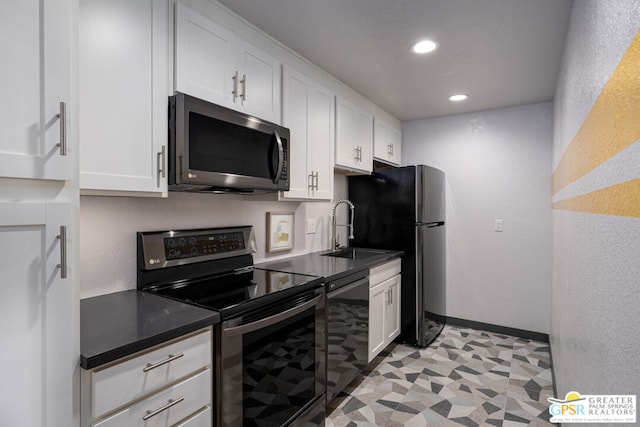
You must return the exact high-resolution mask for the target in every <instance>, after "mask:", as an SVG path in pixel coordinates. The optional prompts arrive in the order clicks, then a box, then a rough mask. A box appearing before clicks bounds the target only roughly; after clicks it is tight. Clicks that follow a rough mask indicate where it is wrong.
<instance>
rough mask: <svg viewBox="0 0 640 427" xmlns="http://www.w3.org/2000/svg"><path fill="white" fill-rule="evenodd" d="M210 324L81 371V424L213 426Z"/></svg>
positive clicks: (118, 426) (112, 425) (134, 426)
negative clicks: (164, 342)
mask: <svg viewBox="0 0 640 427" xmlns="http://www.w3.org/2000/svg"><path fill="white" fill-rule="evenodd" d="M211 346H212V339H211V328H207V329H205V330H203V331H201V332H199V333H196V334H195V335H193V334H192V335H189V336H187V337H185V338H183V339H178V340H175V341H172V342H170V343H167V344H164V345H161V346H157V347H154V348H152V349H150V350H147V351H145V352H143V353H140V354H136V355H133V356H131V357H128V358H124V359H121V360H118V361H115V362H112V363H110V364H107V365H105V366H100V367H97V368H94V369H91V370H83V371H82V386H81V388H82V390H81V393H82V404H81V417H82V426H92V427H94V426H95V427H98V426H99V427H137V426H145V427H151V426H154V427H155V426H158V427H159V426H163V427H166V426H174V425H177V426H185V427H186V426H189V427H193V426H197V427H201V426H202V427H204V426H207V427H210V426H211V425H212V418H213V410H212V349H211Z"/></svg>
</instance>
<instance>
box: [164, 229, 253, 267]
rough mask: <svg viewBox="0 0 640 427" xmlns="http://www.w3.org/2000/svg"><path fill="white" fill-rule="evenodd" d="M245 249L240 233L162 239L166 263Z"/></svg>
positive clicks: (242, 236)
mask: <svg viewBox="0 0 640 427" xmlns="http://www.w3.org/2000/svg"><path fill="white" fill-rule="evenodd" d="M245 247H246V246H245V243H244V235H243V234H242V232H240V231H238V232H234V233H222V234H205V235H200V236H189V237H165V238H164V253H165V258H166V259H167V261H171V260H172V259H180V258H191V257H197V256H201V255H211V254H224V253H227V252H234V251H238V250H242V249H244V248H245Z"/></svg>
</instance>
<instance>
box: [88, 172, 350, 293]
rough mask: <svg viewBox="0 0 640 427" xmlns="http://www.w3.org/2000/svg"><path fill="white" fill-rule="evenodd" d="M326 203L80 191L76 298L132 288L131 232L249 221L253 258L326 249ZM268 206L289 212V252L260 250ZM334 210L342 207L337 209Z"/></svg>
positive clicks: (342, 186) (340, 191)
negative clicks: (312, 222)
mask: <svg viewBox="0 0 640 427" xmlns="http://www.w3.org/2000/svg"><path fill="white" fill-rule="evenodd" d="M335 178H336V179H335V197H336V200H338V199H339V198H343V196H344V195H346V192H347V184H346V182H347V180H346V178H345V177H344V176H341V175H336V177H335ZM331 207H332V204H331V203H329V202H304V203H299V202H275V201H273V202H270V201H253V200H251V199H250V198H248V197H246V198H245V197H242V196H234V195H211V194H189V193H174V192H170V193H169V197H168V198H167V199H160V198H144V197H93V196H83V197H81V199H80V247H81V248H82V250H81V251H80V266H81V270H80V281H81V282H80V298H88V297H92V296H96V295H102V294H107V293H111V292H117V291H122V290H127V289H135V287H136V237H135V236H136V232H137V231H150V230H171V229H189V228H206V227H229V226H235V225H253V226H254V231H255V234H256V241H257V243H258V252H257V253H256V254H255V255H254V261H255V262H261V261H265V260H272V259H277V258H281V257H288V256H292V255H298V254H303V253H309V252H314V251H319V250H323V249H328V248H329V240H330V237H329V236H330V230H329V226H330V220H329V216H330V215H331ZM269 211H274V212H281V211H292V212H295V230H294V248H293V249H292V250H291V251H286V252H274V253H265V247H266V241H265V238H266V237H265V236H266V233H265V230H266V213H267V212H269ZM337 214H338V215H339V216H340V215H342V214H345V212H342V210H341V211H340V212H338V213H337ZM345 215H346V214H345ZM307 218H310V219H316V220H318V228H317V230H316V233H315V234H306V229H305V223H306V219H307ZM340 221H344V218H342V219H340ZM344 243H346V242H343V244H344Z"/></svg>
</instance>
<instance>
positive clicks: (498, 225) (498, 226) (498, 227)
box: [494, 219, 504, 232]
mask: <svg viewBox="0 0 640 427" xmlns="http://www.w3.org/2000/svg"><path fill="white" fill-rule="evenodd" d="M494 231H497V232H502V231H504V228H503V227H502V220H501V219H496V225H495V228H494Z"/></svg>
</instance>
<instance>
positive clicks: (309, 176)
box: [307, 171, 313, 190]
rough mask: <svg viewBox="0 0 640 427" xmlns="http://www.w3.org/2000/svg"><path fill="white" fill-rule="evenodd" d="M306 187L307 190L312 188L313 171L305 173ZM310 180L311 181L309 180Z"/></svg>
mask: <svg viewBox="0 0 640 427" xmlns="http://www.w3.org/2000/svg"><path fill="white" fill-rule="evenodd" d="M307 178H308V179H307V188H308V189H309V190H313V171H311V173H310V174H309V175H307ZM309 181H311V182H309Z"/></svg>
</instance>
